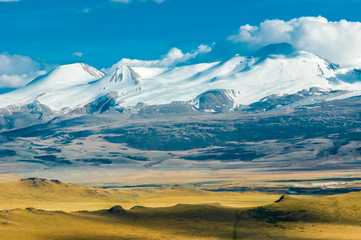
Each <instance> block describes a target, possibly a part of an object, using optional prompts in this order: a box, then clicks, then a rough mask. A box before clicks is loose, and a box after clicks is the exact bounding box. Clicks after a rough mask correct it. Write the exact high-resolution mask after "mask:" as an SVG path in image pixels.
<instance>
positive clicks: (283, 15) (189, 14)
mask: <svg viewBox="0 0 361 240" xmlns="http://www.w3.org/2000/svg"><path fill="white" fill-rule="evenodd" d="M360 12H361V2H360V1H357V0H352V1H351V0H349V1H347V0H344V1H332V0H331V1H326V0H318V1H308V0H288V1H285V0H164V1H163V2H161V3H157V2H155V1H152V0H148V1H141V0H133V1H130V2H128V3H125V2H114V1H110V0H20V1H15V2H0V30H1V37H0V53H4V52H7V53H9V54H19V55H23V56H29V57H30V58H32V59H33V60H35V61H38V62H46V63H54V64H65V63H71V62H87V63H89V64H91V65H93V66H95V67H98V68H101V67H108V66H110V65H111V64H114V63H115V62H117V61H119V60H120V59H122V58H124V57H127V58H137V59H159V58H160V56H162V55H164V54H166V53H167V52H168V50H169V49H171V48H172V47H178V48H180V49H182V50H183V51H189V50H190V49H192V48H196V46H198V45H199V44H201V43H203V44H212V43H213V42H218V41H221V40H224V39H227V37H228V36H230V35H232V34H236V33H237V31H238V29H239V27H240V26H242V25H245V24H250V25H259V24H260V23H261V22H262V21H264V20H266V19H282V20H286V21H287V20H290V19H292V18H298V17H301V16H319V15H321V16H323V17H325V18H327V19H328V20H329V21H339V20H340V19H347V20H348V21H359V20H361V19H360ZM74 53H76V54H74ZM76 55H78V56H76Z"/></svg>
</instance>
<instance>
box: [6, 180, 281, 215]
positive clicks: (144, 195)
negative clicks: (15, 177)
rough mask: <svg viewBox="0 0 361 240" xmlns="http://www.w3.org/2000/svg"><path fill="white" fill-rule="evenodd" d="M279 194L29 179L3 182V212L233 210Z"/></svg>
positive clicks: (265, 202) (268, 201)
mask: <svg viewBox="0 0 361 240" xmlns="http://www.w3.org/2000/svg"><path fill="white" fill-rule="evenodd" d="M279 197H280V195H278V194H266V193H258V192H245V193H236V192H234V193H231V192H208V191H202V190H197V189H193V188H175V189H164V190H157V189H149V190H129V191H119V190H114V189H107V190H105V189H99V188H88V187H84V186H80V185H73V184H63V183H60V184H59V183H56V182H52V181H49V180H46V181H41V180H40V179H36V180H27V181H17V182H7V183H0V209H15V208H27V207H34V208H40V209H44V210H61V211H67V212H70V211H79V210H89V211H93V210H98V209H105V208H110V207H112V206H114V205H121V206H123V207H124V208H126V209H129V208H131V207H133V206H136V205H141V206H146V207H168V206H174V205H176V204H178V203H184V204H204V203H220V204H222V205H224V206H230V207H254V206H261V205H265V204H269V203H272V202H274V201H275V200H277V199H278V198H279Z"/></svg>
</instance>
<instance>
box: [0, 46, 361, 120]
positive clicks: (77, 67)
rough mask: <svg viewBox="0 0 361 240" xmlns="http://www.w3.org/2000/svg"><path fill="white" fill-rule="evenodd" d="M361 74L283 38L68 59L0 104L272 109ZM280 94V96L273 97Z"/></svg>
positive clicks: (74, 108) (331, 95) (342, 93)
mask: <svg viewBox="0 0 361 240" xmlns="http://www.w3.org/2000/svg"><path fill="white" fill-rule="evenodd" d="M133 62H134V61H133ZM360 80H361V70H360V69H357V68H352V67H347V68H345V67H340V66H339V65H338V64H335V63H332V62H329V61H327V60H326V59H323V58H322V57H319V56H317V55H314V54H312V53H309V52H303V51H296V50H294V49H293V48H292V46H291V45H289V44H287V43H281V44H272V45H269V46H266V47H264V48H263V49H261V50H259V51H257V52H255V53H254V54H252V55H251V56H238V55H236V56H234V57H233V58H231V59H229V60H228V61H223V62H211V63H196V64H182V65H180V66H179V65H178V66H173V67H149V66H147V64H146V62H142V61H136V62H135V64H133V65H124V64H121V63H118V64H115V65H114V66H112V67H111V68H109V69H104V70H103V71H100V70H97V69H95V68H93V67H91V66H89V65H87V64H85V63H75V64H70V65H63V66H59V67H57V68H55V69H54V70H52V71H50V72H49V73H47V74H46V75H43V76H40V77H38V78H36V79H35V80H33V81H31V82H30V83H29V84H27V85H26V86H24V87H22V88H19V89H17V90H15V91H12V92H9V93H5V94H2V95H0V108H1V109H2V112H4V110H5V112H6V110H7V111H8V112H11V113H12V112H14V111H17V110H16V109H19V107H21V106H25V105H29V104H34V103H38V104H41V105H43V108H47V109H49V110H51V111H52V112H54V113H70V112H76V113H79V112H82V113H95V112H100V113H102V112H104V111H107V110H109V109H110V108H115V109H120V110H122V111H123V110H124V109H137V108H139V107H143V108H144V106H154V105H166V104H174V105H179V104H183V105H184V107H185V105H187V107H190V108H192V109H193V110H194V111H202V112H229V111H237V110H239V109H245V108H249V106H250V105H251V109H253V108H254V106H255V103H258V104H256V105H263V106H264V105H265V103H270V102H272V104H271V105H272V106H273V107H270V106H266V107H265V108H264V109H263V110H271V109H274V108H290V107H292V108H293V107H299V106H304V105H308V104H310V103H313V102H315V101H324V100H332V99H342V98H349V97H352V96H356V95H361V84H360V82H361V81H360ZM290 95H292V97H290ZM280 98H282V99H284V98H288V101H283V102H282V101H281V100H280ZM275 99H277V100H278V101H279V102H280V103H281V102H282V103H281V104H276V105H275ZM290 99H293V100H291V101H290ZM287 103H288V104H287ZM252 104H253V105H252ZM274 105H275V106H274ZM3 115H4V114H3Z"/></svg>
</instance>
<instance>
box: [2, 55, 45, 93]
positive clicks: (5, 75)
mask: <svg viewBox="0 0 361 240" xmlns="http://www.w3.org/2000/svg"><path fill="white" fill-rule="evenodd" d="M42 74H45V71H43V70H42V66H41V64H40V63H38V62H36V61H34V60H32V59H31V58H30V57H26V56H21V55H10V54H7V53H3V54H0V88H18V87H22V86H24V85H26V84H27V83H28V82H30V81H31V80H33V79H34V78H36V77H38V76H39V75H42Z"/></svg>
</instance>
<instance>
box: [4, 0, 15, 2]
mask: <svg viewBox="0 0 361 240" xmlns="http://www.w3.org/2000/svg"><path fill="white" fill-rule="evenodd" d="M19 1H20V0H0V2H19Z"/></svg>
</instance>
